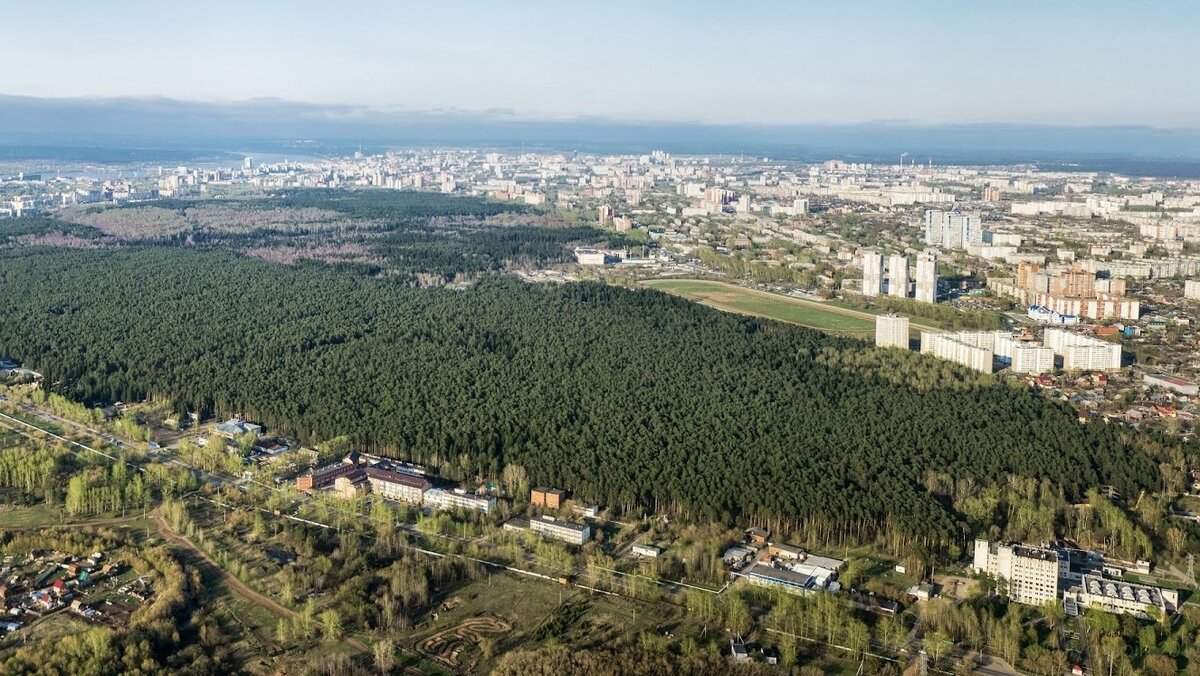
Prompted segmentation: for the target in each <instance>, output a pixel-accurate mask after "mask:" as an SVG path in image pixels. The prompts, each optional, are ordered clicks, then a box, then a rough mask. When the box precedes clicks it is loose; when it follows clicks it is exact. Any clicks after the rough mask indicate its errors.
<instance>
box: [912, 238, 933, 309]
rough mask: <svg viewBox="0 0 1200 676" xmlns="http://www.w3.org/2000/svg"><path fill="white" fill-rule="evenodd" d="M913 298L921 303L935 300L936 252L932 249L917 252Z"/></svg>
mask: <svg viewBox="0 0 1200 676" xmlns="http://www.w3.org/2000/svg"><path fill="white" fill-rule="evenodd" d="M915 298H916V299H917V300H919V301H921V302H923V303H936V302H937V254H936V253H934V252H932V251H924V252H921V253H919V254H917V292H916V296H915Z"/></svg>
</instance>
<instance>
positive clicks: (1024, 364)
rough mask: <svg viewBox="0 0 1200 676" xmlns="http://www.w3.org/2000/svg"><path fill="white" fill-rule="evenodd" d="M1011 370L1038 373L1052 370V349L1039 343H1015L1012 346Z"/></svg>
mask: <svg viewBox="0 0 1200 676" xmlns="http://www.w3.org/2000/svg"><path fill="white" fill-rule="evenodd" d="M1009 356H1010V357H1011V358H1012V370H1013V372H1014V373H1032V374H1034V375H1039V374H1042V373H1050V372H1051V371H1053V370H1054V350H1051V349H1050V348H1048V347H1042V346H1041V345H1017V346H1015V347H1013V348H1012V354H1011V355H1009Z"/></svg>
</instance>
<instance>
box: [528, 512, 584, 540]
mask: <svg viewBox="0 0 1200 676" xmlns="http://www.w3.org/2000/svg"><path fill="white" fill-rule="evenodd" d="M529 530H531V531H533V532H535V533H538V534H539V535H541V536H543V537H548V538H552V539H555V540H562V541H563V542H566V543H567V544H572V545H583V543H585V542H587V541H588V540H591V539H592V528H591V526H588V525H587V524H580V523H571V522H570V521H564V520H562V519H556V518H554V517H552V516H542V517H540V518H537V519H532V520H530V522H529Z"/></svg>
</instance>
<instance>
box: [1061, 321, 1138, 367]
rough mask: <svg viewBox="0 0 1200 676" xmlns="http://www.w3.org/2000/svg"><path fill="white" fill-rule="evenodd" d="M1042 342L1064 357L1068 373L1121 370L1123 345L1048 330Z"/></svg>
mask: <svg viewBox="0 0 1200 676" xmlns="http://www.w3.org/2000/svg"><path fill="white" fill-rule="evenodd" d="M1042 342H1044V343H1045V345H1046V347H1048V348H1050V349H1052V350H1054V353H1055V354H1059V355H1062V358H1063V369H1065V370H1067V371H1116V370H1119V369H1120V368H1121V345H1120V343H1109V342H1106V341H1103V340H1099V339H1097V338H1093V337H1091V336H1085V335H1081V334H1078V333H1072V332H1071V331H1067V330H1065V329H1054V328H1049V329H1046V332H1045V334H1044V336H1043V340H1042Z"/></svg>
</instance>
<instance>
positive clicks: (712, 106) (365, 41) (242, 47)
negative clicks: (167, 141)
mask: <svg viewBox="0 0 1200 676" xmlns="http://www.w3.org/2000/svg"><path fill="white" fill-rule="evenodd" d="M72 7H74V8H75V11H72ZM150 7H151V5H149V4H148V3H142V2H132V3H124V4H122V5H120V6H116V7H110V8H109V11H107V12H101V13H97V12H94V11H90V9H89V8H88V7H87V6H86V5H83V4H80V3H59V4H55V5H54V6H53V7H44V6H35V5H24V6H20V7H15V8H12V9H11V10H10V12H9V16H8V18H9V20H10V21H11V22H12V23H13V24H14V25H28V26H53V27H54V30H52V31H14V32H13V33H12V34H11V35H10V36H9V41H10V45H11V48H12V49H13V52H14V53H17V54H24V55H29V56H30V57H31V58H28V59H24V60H23V61H24V63H23V64H22V67H21V68H14V69H6V70H5V72H4V73H0V93H4V94H9V95H17V96H30V97H47V98H75V97H83V98H88V97H137V98H146V97H166V98H172V99H180V100H197V101H204V102H212V103H229V102H231V101H254V100H260V99H264V98H265V99H272V98H273V99H282V100H288V101H300V102H307V103H310V104H314V105H317V106H329V105H334V104H345V105H347V106H349V111H348V113H344V114H351V115H355V114H364V112H365V113H390V114H395V113H406V114H413V113H425V114H443V115H444V114H463V113H470V114H480V115H485V116H488V117H491V118H510V119H515V120H534V121H555V120H557V121H561V120H581V119H602V120H616V121H628V122H658V123H665V122H690V123H700V124H746V125H795V124H862V123H879V122H887V123H903V124H916V125H922V124H983V123H1002V124H1033V125H1072V126H1073V125H1080V126H1107V125H1140V126H1150V127H1159V128H1194V127H1195V126H1196V121H1195V120H1196V111H1197V110H1198V109H1200V97H1198V96H1197V95H1196V94H1195V93H1194V92H1191V91H1188V90H1187V88H1186V87H1180V86H1177V85H1178V83H1179V82H1185V81H1189V80H1194V79H1195V76H1196V75H1200V73H1198V72H1196V71H1197V69H1198V66H1197V65H1196V64H1200V46H1198V45H1196V44H1195V43H1194V41H1192V40H1191V39H1190V36H1189V35H1188V27H1190V26H1194V25H1196V22H1197V20H1200V9H1198V8H1196V7H1195V6H1192V5H1189V4H1185V3H1164V4H1161V5H1158V9H1159V10H1160V11H1159V12H1157V13H1155V14H1154V15H1152V16H1139V17H1134V18H1136V20H1130V19H1131V17H1129V16H1128V15H1127V14H1128V12H1127V11H1123V9H1124V8H1123V6H1120V5H1116V4H1115V3H1106V2H1105V3H1080V2H1070V3H1055V4H1053V5H1037V6H1035V5H1033V4H1031V3H1018V5H1017V6H1014V7H1012V8H1011V9H1010V10H1009V11H1006V12H1004V13H1003V14H1001V13H997V12H992V11H989V10H988V9H987V8H986V7H983V6H977V5H967V6H962V5H954V4H949V3H943V2H924V3H916V4H915V5H904V6H900V5H891V4H886V3H879V2H862V3H857V4H854V5H852V6H851V5H838V6H832V5H824V4H818V5H807V6H803V7H794V6H774V5H770V4H768V3H755V4H751V5H749V6H746V7H743V8H739V11H738V12H729V11H727V10H725V9H724V8H722V7H720V6H715V5H710V4H707V3H693V4H687V5H683V4H676V3H666V4H660V5H656V6H650V7H643V6H638V5H633V4H617V5H606V6H605V7H604V8H603V9H594V8H581V7H559V6H555V5H550V4H546V3H523V4H520V5H515V6H503V7H500V6H491V5H485V4H482V3H465V4H461V5H457V6H455V7H452V8H450V7H444V6H439V7H433V6H407V7H397V6H392V5H381V4H376V3H370V2H357V3H350V4H349V5H348V6H344V7H340V8H339V14H338V16H337V17H336V18H337V30H336V31H330V30H328V26H329V24H328V23H327V22H328V21H329V20H330V17H329V16H328V12H327V11H326V8H325V6H323V5H320V4H317V3H293V4H291V5H289V8H288V11H287V12H286V13H285V12H278V11H274V10H272V9H271V8H268V7H266V6H263V5H253V4H250V5H241V4H236V5H235V4H232V3H223V2H216V3H210V4H209V5H208V6H207V8H206V11H204V12H194V11H189V10H186V9H184V8H182V7H172V6H158V5H154V6H153V11H147V10H149V9H150ZM447 29H449V30H447ZM1150 43H1153V44H1154V45H1155V46H1156V47H1155V49H1153V50H1148V49H1142V48H1140V47H1141V45H1144V44H1150ZM97 60H98V62H99V64H100V70H99V71H98V70H97V69H96V68H87V67H82V64H87V63H93V62H97ZM234 63H236V64H237V66H236V67H230V66H232V64H234ZM1189 71H1191V72H1190V73H1189ZM218 72H219V73H220V74H221V77H214V76H213V75H214V74H215V73H218ZM105 73H119V74H120V75H119V77H116V76H112V75H105ZM1189 74H1190V75H1191V76H1192V77H1190V78H1189V77H1188V76H1189ZM1018 83H1019V85H1020V86H1019V87H1017V86H1014V85H1016V84H1018ZM1150 100H1153V101H1154V105H1152V106H1151V105H1146V102H1147V101H1150ZM326 114H328V115H337V114H339V112H338V111H336V110H333V109H329V110H327V111H326Z"/></svg>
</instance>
